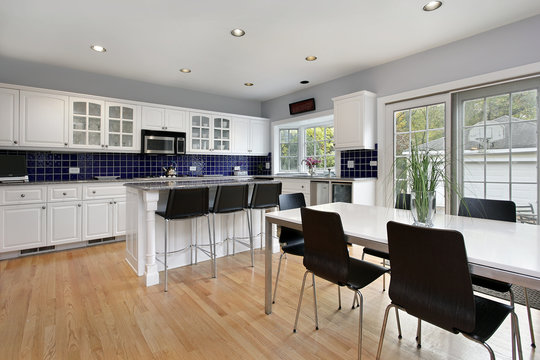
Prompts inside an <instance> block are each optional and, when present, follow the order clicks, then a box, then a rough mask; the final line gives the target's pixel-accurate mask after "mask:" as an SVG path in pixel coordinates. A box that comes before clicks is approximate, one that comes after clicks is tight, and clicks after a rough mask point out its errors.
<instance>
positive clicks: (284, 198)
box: [272, 193, 306, 304]
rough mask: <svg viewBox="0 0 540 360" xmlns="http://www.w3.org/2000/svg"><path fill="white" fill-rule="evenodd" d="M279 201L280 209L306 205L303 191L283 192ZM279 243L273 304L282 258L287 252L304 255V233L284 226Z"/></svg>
mask: <svg viewBox="0 0 540 360" xmlns="http://www.w3.org/2000/svg"><path fill="white" fill-rule="evenodd" d="M278 202H279V210H290V209H297V208H302V207H305V206H306V200H305V198H304V194H303V193H294V194H281V195H279V199H278ZM279 245H280V247H281V255H280V256H279V263H278V268H277V275H276V284H275V286H274V296H273V297H272V303H273V304H275V302H276V294H277V287H278V282H279V274H280V271H281V260H282V259H283V256H285V255H286V254H291V255H296V256H304V234H303V233H302V231H300V230H295V229H291V228H288V227H284V226H282V227H281V231H280V234H279Z"/></svg>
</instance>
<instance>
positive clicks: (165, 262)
mask: <svg viewBox="0 0 540 360" xmlns="http://www.w3.org/2000/svg"><path fill="white" fill-rule="evenodd" d="M168 237H169V220H167V219H166V220H165V244H164V248H165V260H164V265H165V279H164V281H163V282H164V283H165V292H167V291H168V289H167V282H168V278H167V241H168V240H169V239H168Z"/></svg>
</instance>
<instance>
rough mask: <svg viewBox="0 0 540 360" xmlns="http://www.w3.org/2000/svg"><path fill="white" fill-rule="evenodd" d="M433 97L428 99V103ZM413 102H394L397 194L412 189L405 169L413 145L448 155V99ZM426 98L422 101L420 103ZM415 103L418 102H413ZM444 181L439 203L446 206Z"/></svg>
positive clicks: (395, 183)
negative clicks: (445, 100) (446, 136)
mask: <svg viewBox="0 0 540 360" xmlns="http://www.w3.org/2000/svg"><path fill="white" fill-rule="evenodd" d="M428 101H429V99H425V100H424V103H426V102H428ZM416 103H417V104H414V103H412V102H404V103H399V104H393V105H392V106H391V107H392V114H393V124H394V167H395V168H394V190H395V194H398V193H410V191H411V189H410V186H411V184H408V182H407V179H406V176H405V175H406V173H405V165H406V159H407V157H408V156H410V149H411V146H412V145H416V146H417V147H418V148H419V149H425V150H429V151H430V152H433V153H437V154H438V155H442V156H443V157H444V155H445V148H446V145H445V118H446V103H445V102H441V103H435V104H429V105H428V104H426V105H419V104H418V101H416ZM421 103H422V101H421V102H420V104H421ZM410 105H414V106H410ZM444 190H445V189H444V184H443V183H442V182H441V183H440V184H439V185H438V186H437V190H436V192H437V195H436V196H437V199H436V202H437V207H438V208H444V204H445V201H444V200H445V193H444Z"/></svg>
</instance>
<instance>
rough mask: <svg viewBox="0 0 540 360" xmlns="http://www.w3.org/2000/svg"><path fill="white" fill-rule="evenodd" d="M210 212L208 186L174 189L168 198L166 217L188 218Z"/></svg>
mask: <svg viewBox="0 0 540 360" xmlns="http://www.w3.org/2000/svg"><path fill="white" fill-rule="evenodd" d="M207 214H208V187H204V188H195V189H173V190H170V191H169V198H168V199H167V209H166V210H165V218H166V219H169V220H171V219H187V218H191V217H196V216H203V215H207Z"/></svg>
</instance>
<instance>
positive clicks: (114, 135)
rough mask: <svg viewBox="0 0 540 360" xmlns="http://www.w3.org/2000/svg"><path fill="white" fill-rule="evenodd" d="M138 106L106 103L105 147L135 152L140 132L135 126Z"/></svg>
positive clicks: (136, 125)
mask: <svg viewBox="0 0 540 360" xmlns="http://www.w3.org/2000/svg"><path fill="white" fill-rule="evenodd" d="M137 112H138V106H135V105H128V104H119V103H109V102H108V103H107V110H106V120H107V121H106V128H107V135H106V142H105V147H107V148H109V149H116V150H137V147H138V146H139V144H138V143H139V142H138V141H137V139H140V132H139V129H138V124H137Z"/></svg>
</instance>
